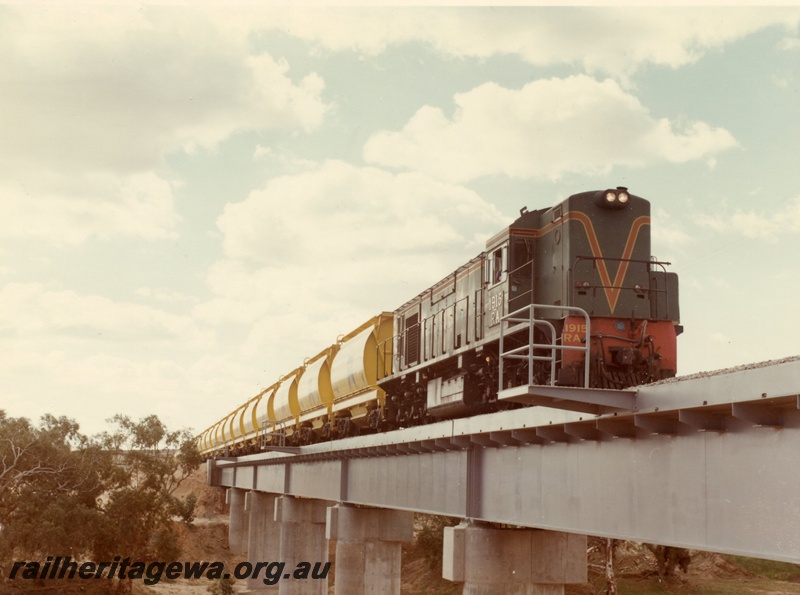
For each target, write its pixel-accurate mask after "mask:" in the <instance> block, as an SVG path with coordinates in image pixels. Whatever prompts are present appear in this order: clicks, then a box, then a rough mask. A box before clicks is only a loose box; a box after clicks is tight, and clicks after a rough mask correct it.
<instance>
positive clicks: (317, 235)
mask: <svg viewBox="0 0 800 595" xmlns="http://www.w3.org/2000/svg"><path fill="white" fill-rule="evenodd" d="M506 224H508V221H507V219H506V218H505V217H504V216H503V215H501V214H500V212H499V211H498V210H497V209H496V208H495V207H494V206H493V205H491V204H489V203H487V202H486V201H485V200H483V199H482V198H481V197H480V196H478V195H477V194H476V193H474V192H473V191H470V190H467V189H465V188H462V187H459V186H454V185H451V184H447V183H442V182H438V181H435V180H432V179H430V178H428V177H426V176H424V175H421V174H416V173H413V174H412V173H407V174H396V175H395V174H391V173H388V172H386V171H382V170H379V169H376V168H372V167H364V168H358V167H354V166H352V165H348V164H346V163H342V162H339V161H328V162H325V163H323V164H321V165H319V166H318V167H317V169H315V170H313V171H310V172H306V173H303V174H297V175H290V176H283V177H280V178H276V179H274V180H272V181H270V182H269V183H268V184H267V186H266V187H265V188H264V189H262V190H259V191H256V192H253V193H252V194H251V195H250V196H249V197H248V198H247V199H246V200H245V201H242V202H240V203H237V204H232V205H228V206H227V207H226V209H225V212H224V213H223V214H222V215H221V216H220V217H219V219H218V221H217V225H218V227H219V229H220V230H221V232H222V234H223V247H224V252H225V258H224V259H223V260H221V261H219V262H217V263H216V264H215V265H214V266H213V267H212V269H211V271H210V273H209V276H208V278H207V282H208V285H209V288H210V289H211V291H212V293H213V294H214V296H215V297H214V299H212V300H210V301H208V302H206V303H203V304H200V305H198V306H196V307H195V309H194V315H195V316H196V317H197V319H198V320H203V321H205V322H208V323H210V324H214V325H220V326H222V325H228V326H236V327H240V328H241V327H245V328H247V329H248V336H247V338H246V339H245V340H244V341H243V343H242V348H243V349H244V350H245V354H246V355H247V356H252V355H253V354H256V353H258V354H260V357H261V358H263V361H265V362H268V365H269V366H270V369H271V370H273V373H275V374H279V373H286V372H288V371H289V370H291V369H293V368H294V367H296V366H297V365H300V364H301V363H302V358H303V357H305V356H312V355H315V354H316V353H317V352H318V351H319V350H320V349H322V348H323V347H325V346H326V345H328V344H330V343H333V342H334V341H335V339H336V336H337V335H339V334H341V333H345V332H349V331H350V330H352V329H353V328H355V327H356V326H358V325H359V324H361V323H362V322H364V321H365V320H366V319H367V318H368V317H369V316H372V315H374V314H377V313H378V312H380V311H381V310H392V309H394V308H396V307H398V306H400V304H401V303H403V302H404V301H405V300H407V299H410V298H412V297H413V296H415V295H416V294H417V293H419V292H420V291H421V290H422V289H424V288H425V287H429V286H430V285H432V284H433V283H434V282H436V281H438V280H439V279H441V278H442V277H444V276H445V275H447V274H449V273H450V272H452V271H453V270H454V269H455V268H456V267H457V266H459V265H461V264H463V263H464V262H466V261H467V260H469V258H471V257H472V256H475V255H477V254H478V253H479V252H480V251H481V250H482V249H483V247H484V243H485V241H486V239H488V237H489V236H491V235H493V234H494V233H496V232H497V231H498V230H500V229H501V228H502V227H503V226H504V225H506Z"/></svg>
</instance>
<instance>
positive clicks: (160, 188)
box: [0, 172, 180, 244]
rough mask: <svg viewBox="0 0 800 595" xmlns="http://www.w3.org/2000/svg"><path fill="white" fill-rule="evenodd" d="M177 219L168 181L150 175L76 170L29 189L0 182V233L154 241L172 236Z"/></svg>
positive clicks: (57, 239) (73, 240) (64, 240)
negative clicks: (127, 238)
mask: <svg viewBox="0 0 800 595" xmlns="http://www.w3.org/2000/svg"><path fill="white" fill-rule="evenodd" d="M50 183H52V188H50V187H49V184H50ZM179 220H180V217H179V216H178V213H177V211H176V209H175V204H174V200H173V194H172V185H171V184H170V183H169V182H168V181H166V180H164V179H161V178H159V177H158V176H157V175H155V174H154V173H141V174H132V175H130V176H124V177H119V176H113V175H110V174H105V173H96V174H83V175H82V174H81V173H80V172H76V173H75V174H74V175H72V176H67V175H63V176H62V175H56V176H50V177H49V179H48V182H46V183H45V184H44V185H37V186H36V187H34V188H30V187H29V186H28V185H27V184H20V183H10V182H6V183H2V182H0V237H1V236H5V237H11V238H15V237H16V238H34V239H37V240H43V241H47V242H53V243H60V244H79V243H82V242H84V241H86V240H87V239H89V238H101V239H107V238H110V237H113V236H128V237H137V238H141V239H146V240H154V239H164V238H174V237H176V235H177V234H176V233H175V227H176V225H177V223H178V221H179Z"/></svg>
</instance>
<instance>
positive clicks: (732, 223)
mask: <svg viewBox="0 0 800 595" xmlns="http://www.w3.org/2000/svg"><path fill="white" fill-rule="evenodd" d="M697 222H698V223H699V224H700V225H701V226H703V227H706V228H710V229H713V230H714V231H718V232H723V233H729V232H730V233H736V234H740V235H743V236H745V237H747V238H751V239H759V240H767V241H777V240H778V238H779V237H780V235H781V234H785V233H800V196H797V197H795V198H792V199H789V200H787V202H786V206H785V207H784V208H783V209H781V210H779V211H774V210H771V211H770V212H766V211H754V210H749V211H744V210H741V209H737V210H736V211H734V212H733V214H731V215H719V214H717V215H701V216H699V217H698V218H697Z"/></svg>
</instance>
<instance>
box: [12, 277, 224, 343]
mask: <svg viewBox="0 0 800 595" xmlns="http://www.w3.org/2000/svg"><path fill="white" fill-rule="evenodd" d="M0 303H2V304H3V309H2V310H0V329H1V330H2V331H3V332H5V333H9V334H12V335H17V336H20V337H23V338H25V339H26V340H27V339H30V340H34V339H35V337H41V336H45V337H47V336H49V337H51V338H60V339H69V338H70V337H72V338H75V339H80V340H97V341H112V342H113V341H120V342H139V343H148V344H149V343H157V342H162V343H163V342H171V341H180V342H182V343H184V344H185V345H197V346H199V345H204V344H207V343H208V341H209V339H210V336H209V335H208V334H207V333H205V332H202V331H201V330H200V329H198V328H197V326H196V325H195V324H194V322H193V321H192V320H191V318H189V317H188V316H179V315H174V314H170V313H168V312H165V311H163V310H159V309H157V308H153V307H150V306H145V305H142V304H137V303H134V302H119V301H114V300H112V299H110V298H107V297H105V296H100V295H82V294H78V293H76V292H74V291H71V290H53V289H48V288H46V287H45V286H44V285H42V284H40V283H8V284H6V285H5V286H4V287H3V288H2V289H0Z"/></svg>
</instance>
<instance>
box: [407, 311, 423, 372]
mask: <svg viewBox="0 0 800 595" xmlns="http://www.w3.org/2000/svg"><path fill="white" fill-rule="evenodd" d="M405 335H406V337H405V338H406V340H405V354H404V355H405V360H406V365H407V366H410V365H412V364H417V363H419V314H413V315H411V316H409V317H408V318H406V328H405Z"/></svg>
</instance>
